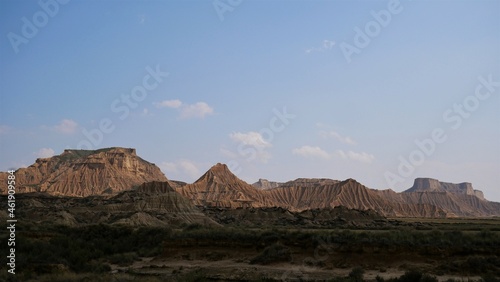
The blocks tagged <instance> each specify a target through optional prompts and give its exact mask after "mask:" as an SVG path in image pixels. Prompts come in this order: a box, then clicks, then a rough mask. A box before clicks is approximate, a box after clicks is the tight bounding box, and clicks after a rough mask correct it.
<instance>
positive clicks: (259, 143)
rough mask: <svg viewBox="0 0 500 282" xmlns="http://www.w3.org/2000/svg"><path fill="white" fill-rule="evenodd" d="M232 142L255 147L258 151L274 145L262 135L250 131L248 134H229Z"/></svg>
mask: <svg viewBox="0 0 500 282" xmlns="http://www.w3.org/2000/svg"><path fill="white" fill-rule="evenodd" d="M229 137H230V138H231V140H233V141H235V142H239V143H242V144H245V145H249V146H253V147H255V148H257V149H259V148H262V149H264V148H268V147H272V144H271V143H269V142H267V141H266V140H264V138H263V137H262V135H261V134H260V133H258V132H255V131H249V132H247V133H241V132H234V133H231V134H229Z"/></svg>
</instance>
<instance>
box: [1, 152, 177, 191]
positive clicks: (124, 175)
mask: <svg viewBox="0 0 500 282" xmlns="http://www.w3.org/2000/svg"><path fill="white" fill-rule="evenodd" d="M6 176H7V174H6V173H2V174H1V175H0V181H4V178H6ZM15 176H16V190H17V191H16V192H18V193H23V192H46V193H48V194H51V195H62V196H77V197H84V196H89V195H100V194H110V193H116V192H119V191H123V190H129V189H131V188H132V187H133V186H136V185H140V184H142V183H144V182H148V181H168V180H167V178H166V177H165V175H164V174H163V173H162V172H161V171H160V169H159V168H158V167H157V166H156V165H154V164H152V163H149V162H147V161H145V160H143V159H141V158H140V157H138V156H137V155H136V152H135V149H128V148H106V149H100V150H64V152H63V153H62V154H60V155H58V156H54V157H51V158H43V159H37V160H36V162H35V163H34V164H32V165H31V166H29V167H27V168H21V169H18V170H17V171H16V172H15ZM5 192H6V191H2V193H5Z"/></svg>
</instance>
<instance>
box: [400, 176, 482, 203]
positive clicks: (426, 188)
mask: <svg viewBox="0 0 500 282" xmlns="http://www.w3.org/2000/svg"><path fill="white" fill-rule="evenodd" d="M475 191H476V190H474V189H473V188H472V184H471V183H468V182H463V183H458V184H454V183H447V182H440V181H439V180H437V179H432V178H417V179H415V181H414V183H413V186H412V187H411V188H410V189H408V190H406V191H405V192H450V193H454V194H463V195H471V196H475V195H476V192H475ZM477 194H478V195H481V194H482V192H481V191H478V193H477ZM482 198H484V197H482Z"/></svg>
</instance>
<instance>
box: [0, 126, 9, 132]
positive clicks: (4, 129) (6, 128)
mask: <svg viewBox="0 0 500 282" xmlns="http://www.w3.org/2000/svg"><path fill="white" fill-rule="evenodd" d="M9 130H10V127H8V126H7V125H1V124H0V134H6V133H7V132H8V131H9Z"/></svg>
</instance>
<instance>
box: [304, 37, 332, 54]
mask: <svg viewBox="0 0 500 282" xmlns="http://www.w3.org/2000/svg"><path fill="white" fill-rule="evenodd" d="M335 44H336V43H335V41H331V40H328V39H325V40H323V43H322V44H321V46H320V47H311V48H308V49H306V53H307V54H309V53H312V52H324V51H327V50H330V49H332V48H333V46H335Z"/></svg>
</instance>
